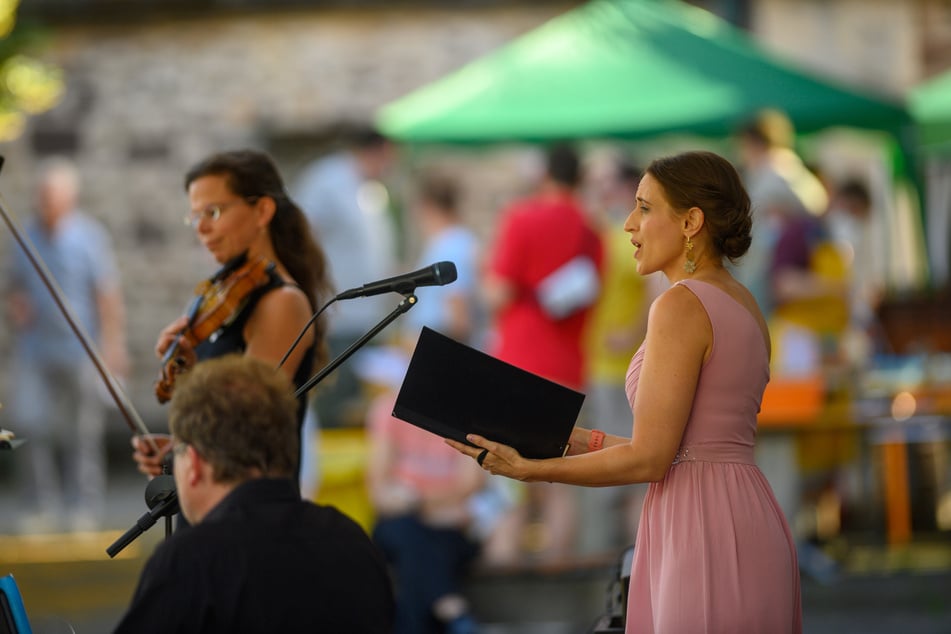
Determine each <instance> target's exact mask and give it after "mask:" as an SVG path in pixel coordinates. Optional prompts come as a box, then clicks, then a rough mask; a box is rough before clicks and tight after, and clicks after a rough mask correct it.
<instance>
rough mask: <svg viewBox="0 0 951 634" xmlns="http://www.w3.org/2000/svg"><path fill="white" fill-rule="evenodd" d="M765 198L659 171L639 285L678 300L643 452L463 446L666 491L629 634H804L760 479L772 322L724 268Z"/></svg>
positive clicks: (641, 440) (601, 447)
mask: <svg viewBox="0 0 951 634" xmlns="http://www.w3.org/2000/svg"><path fill="white" fill-rule="evenodd" d="M751 224H752V218H751V215H750V201H749V196H748V195H747V193H746V191H745V190H744V188H743V185H742V182H741V180H740V177H739V175H738V174H737V172H736V170H735V169H734V167H733V166H732V165H731V164H730V163H729V162H728V161H727V160H725V159H723V158H722V157H720V156H718V155H716V154H713V153H710V152H687V153H684V154H679V155H676V156H672V157H668V158H662V159H658V160H656V161H654V162H653V163H651V165H650V166H649V167H648V168H647V170H646V171H645V175H644V178H643V179H642V181H641V183H640V186H639V187H638V190H637V196H636V203H635V208H634V210H633V211H632V212H631V214H630V216H629V217H628V219H627V222H626V223H625V226H624V229H625V231H627V232H628V233H630V234H631V243H632V244H633V245H634V247H635V249H636V251H635V254H634V259H635V261H636V266H637V271H638V272H639V273H640V274H642V275H647V274H649V273H652V272H654V271H662V272H663V273H664V275H666V276H667V278H668V280H670V282H671V287H670V289H668V290H667V291H666V292H664V293H663V294H662V295H660V296H659V297H658V298H657V299H656V300H655V301H654V303H653V304H652V306H651V309H650V316H649V318H648V326H647V337H646V339H645V341H644V344H643V345H642V346H641V348H640V350H638V352H637V353H636V354H635V355H634V358H633V359H632V360H631V366H630V369H629V371H628V379H627V392H628V396H629V398H630V401H631V406H632V408H633V412H634V421H636V422H635V424H634V425H633V430H632V437H631V438H625V437H621V436H612V435H605V434H604V433H603V432H600V431H598V430H592V429H583V428H580V427H578V428H575V430H574V431H573V432H572V435H571V449H570V451H569V455H567V456H566V457H564V458H554V459H549V460H528V459H526V458H523V457H521V456H520V455H519V454H518V452H517V451H515V450H514V449H512V448H511V447H508V446H506V445H502V444H499V443H496V442H493V441H492V440H491V439H486V438H483V437H481V436H475V435H473V436H470V437H469V441H470V442H472V443H473V444H474V445H476V446H475V447H472V446H468V445H463V444H460V443H456V442H453V441H447V442H448V443H449V444H451V445H452V446H453V447H455V448H456V449H457V450H459V451H461V452H463V453H465V454H467V455H469V456H471V457H473V458H476V459H477V460H478V461H479V463H480V464H481V465H482V466H483V468H485V469H487V470H489V471H490V472H492V473H497V474H502V475H505V476H508V477H511V478H515V479H518V480H522V481H545V482H565V483H569V484H577V485H583V486H612V485H622V484H631V483H635V482H650V483H651V484H650V488H649V492H648V494H647V497H646V499H645V501H644V510H643V513H642V515H641V521H640V526H639V528H638V532H637V541H636V545H635V551H634V567H633V570H632V575H631V586H630V594H629V597H628V610H627V624H626V631H627V632H628V633H638V634H640V633H643V632H648V633H650V632H658V633H660V634H700V633H710V634H719V633H744V634H745V633H760V632H762V633H768V634H782V633H786V632H789V633H798V632H801V631H802V608H801V601H800V589H799V570H798V564H797V561H796V551H795V547H794V545H793V541H792V536H791V534H790V532H789V527H788V525H787V524H786V520H785V518H784V516H783V513H782V510H781V509H780V508H779V505H778V504H777V503H776V499H775V498H774V496H773V493H772V490H771V489H770V486H769V483H768V482H767V481H766V478H765V477H764V476H763V474H762V472H761V471H760V470H759V468H758V467H757V466H756V464H755V462H754V458H753V446H754V442H755V438H756V416H757V413H758V412H759V406H760V402H761V400H762V396H763V390H764V388H765V386H766V383H767V381H768V380H769V354H770V342H769V334H768V331H767V327H766V322H765V320H764V319H763V316H762V314H761V313H760V311H759V308H758V307H757V305H756V301H755V300H754V299H753V297H752V295H751V294H750V293H749V291H748V290H747V289H746V288H745V287H744V286H743V285H741V284H740V283H739V282H737V281H736V280H735V279H733V276H732V275H730V272H729V271H728V270H727V269H726V267H725V266H724V261H725V260H727V259H728V260H730V261H734V260H736V259H737V258H739V257H740V256H742V255H743V254H744V253H746V250H747V249H748V248H749V245H750V240H751V238H750V228H751Z"/></svg>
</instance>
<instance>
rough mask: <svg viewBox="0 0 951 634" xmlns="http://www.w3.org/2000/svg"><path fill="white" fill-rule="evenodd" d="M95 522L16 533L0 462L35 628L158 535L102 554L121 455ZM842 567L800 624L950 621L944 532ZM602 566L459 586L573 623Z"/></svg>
mask: <svg viewBox="0 0 951 634" xmlns="http://www.w3.org/2000/svg"><path fill="white" fill-rule="evenodd" d="M113 471H114V473H113V474H112V476H111V478H110V484H109V496H108V500H109V502H108V506H107V509H106V512H105V514H104V515H103V517H102V524H103V528H104V529H105V530H102V531H96V532H88V533H60V534H53V535H46V536H40V535H33V536H25V535H18V534H17V530H16V529H17V518H18V516H19V512H18V509H19V502H18V499H17V497H16V495H14V492H13V490H12V483H11V477H10V474H9V469H7V468H5V467H4V466H3V465H2V464H0V575H2V574H7V573H13V575H14V577H15V578H16V580H17V583H18V585H19V586H20V589H21V592H22V594H23V598H24V602H25V604H26V607H27V611H28V613H29V615H30V620H31V623H32V625H33V629H34V632H35V633H36V634H66V633H71V632H75V633H76V634H100V633H105V632H109V631H111V629H112V627H113V626H114V625H115V623H116V622H117V620H118V618H119V617H120V615H121V613H122V610H123V608H124V606H125V605H126V604H127V603H128V600H129V598H130V597H131V594H132V592H133V589H134V586H135V582H136V579H137V578H138V574H139V571H140V570H141V567H142V565H143V563H144V561H145V558H146V557H147V556H148V554H149V553H150V552H151V550H152V549H153V548H154V546H155V544H156V543H157V542H158V541H159V540H161V539H162V538H163V534H164V528H163V525H162V524H161V523H160V524H157V525H156V526H154V527H152V528H151V529H150V530H149V531H148V532H146V533H145V534H144V535H143V536H142V537H140V538H139V539H138V540H136V541H135V542H133V543H132V544H131V545H130V546H129V547H127V548H126V549H125V550H124V551H123V552H122V553H120V555H119V556H118V557H117V558H115V559H111V558H109V557H108V555H107V554H106V548H107V547H108V546H109V545H111V544H112V543H114V542H115V540H116V539H118V537H119V536H120V535H121V534H122V533H123V532H124V531H125V530H126V529H127V528H129V527H130V526H132V525H133V524H134V523H135V521H136V520H137V519H138V518H139V517H140V516H141V515H142V514H143V513H145V512H146V510H147V507H146V505H145V501H144V491H145V482H144V480H142V479H141V478H140V477H139V476H138V474H136V473H135V472H134V471H133V470H132V468H131V466H128V467H126V466H124V465H121V464H120V465H119V466H115V467H114V468H113ZM836 556H837V557H839V558H840V561H841V562H842V563H843V564H844V572H843V574H842V576H841V577H840V578H839V579H838V580H837V581H835V582H833V583H826V584H820V583H818V582H817V581H815V580H813V579H810V578H809V577H808V576H807V577H804V579H803V612H804V620H805V631H806V632H807V634H833V633H835V634H842V633H852V632H855V633H857V634H886V633H893V632H896V633H900V634H939V633H945V634H947V633H951V535H947V534H944V535H935V536H931V537H930V538H929V539H927V540H924V539H919V541H917V542H916V543H914V544H912V545H911V546H910V547H908V548H903V549H887V548H884V547H883V546H882V545H881V544H880V543H877V541H876V539H875V538H874V536H872V538H869V537H867V536H866V537H865V538H863V539H862V540H861V543H860V540H857V539H856V540H852V541H851V542H849V541H848V540H846V541H844V542H843V543H842V544H840V545H839V546H838V548H837V549H836ZM612 574H613V566H611V565H608V564H602V565H590V566H587V567H582V568H577V569H573V570H561V571H547V572H546V571H539V570H522V571H519V572H510V573H508V574H481V575H478V576H476V577H475V578H474V579H473V580H472V582H471V585H470V592H471V594H472V598H473V601H474V603H475V605H476V608H477V611H478V613H479V614H480V616H481V617H482V620H483V622H484V623H485V627H484V628H483V634H542V633H544V634H563V633H564V634H583V633H586V632H589V631H590V630H591V628H592V626H593V624H594V623H595V621H596V620H597V619H598V617H600V616H602V615H603V614H604V613H605V610H606V604H607V599H608V586H609V583H610V581H611V577H612Z"/></svg>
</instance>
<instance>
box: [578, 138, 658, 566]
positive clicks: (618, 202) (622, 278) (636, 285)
mask: <svg viewBox="0 0 951 634" xmlns="http://www.w3.org/2000/svg"><path fill="white" fill-rule="evenodd" d="M589 173H590V177H591V179H590V182H589V185H590V192H589V193H590V195H591V204H590V206H589V208H590V209H591V210H592V213H593V214H594V215H595V221H596V225H597V227H598V229H599V232H600V235H601V243H602V245H603V248H604V256H603V257H604V269H603V271H602V278H601V295H600V297H599V298H598V301H597V304H596V305H595V307H594V310H593V311H592V314H591V315H590V317H589V321H588V325H587V328H586V331H585V340H584V346H585V355H586V359H587V376H586V388H585V393H586V399H585V412H584V413H583V414H582V416H583V417H585V418H587V419H588V420H592V421H598V425H599V426H601V427H602V428H604V429H605V431H607V429H608V428H610V429H611V431H610V432H608V433H611V434H618V435H624V434H626V433H628V431H629V429H630V426H631V406H630V403H628V400H627V395H626V394H625V393H624V380H625V375H626V374H627V369H628V365H630V363H631V357H633V356H634V353H635V352H636V351H637V348H638V347H639V346H640V345H641V342H643V340H644V334H645V332H646V329H647V310H648V308H649V307H650V303H651V301H652V300H653V298H654V297H656V296H657V295H658V294H659V293H660V291H662V290H663V286H664V285H665V282H664V281H663V280H661V279H660V276H655V275H652V276H648V277H646V278H645V277H642V276H641V275H640V274H638V272H637V270H636V268H635V267H634V266H633V259H632V257H631V242H630V236H628V235H627V234H626V233H624V230H623V225H624V220H625V218H626V217H627V215H628V213H630V211H631V209H630V207H631V206H632V205H633V201H634V197H635V194H636V192H637V184H638V182H639V181H640V176H641V170H640V169H638V168H637V167H636V166H635V165H634V164H632V163H630V162H629V161H628V160H627V159H625V158H623V157H620V156H617V155H611V156H608V157H607V160H605V161H604V162H596V163H594V164H593V165H592V166H591V170H590V172H589ZM644 491H646V487H645V486H643V485H631V486H627V487H607V488H602V489H583V490H580V491H579V495H580V496H581V500H580V509H579V511H580V517H581V518H582V519H581V525H580V526H579V535H578V551H579V554H582V555H589V554H602V553H608V552H611V553H614V552H617V551H618V550H619V549H621V548H623V547H625V546H627V545H629V543H630V540H631V536H632V535H634V533H635V532H636V530H637V521H638V518H639V516H640V508H641V500H642V496H643V492H644Z"/></svg>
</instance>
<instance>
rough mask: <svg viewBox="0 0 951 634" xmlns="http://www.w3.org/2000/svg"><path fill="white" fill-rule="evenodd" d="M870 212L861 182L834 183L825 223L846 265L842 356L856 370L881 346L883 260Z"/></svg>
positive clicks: (864, 186) (854, 178)
mask: <svg viewBox="0 0 951 634" xmlns="http://www.w3.org/2000/svg"><path fill="white" fill-rule="evenodd" d="M873 211H874V208H873V206H872V197H871V193H870V192H869V188H868V186H867V185H866V184H865V182H864V181H863V180H862V179H860V178H857V177H847V178H844V179H842V180H841V181H840V182H839V183H837V184H833V186H832V195H831V198H830V202H829V211H828V213H827V214H826V216H825V221H826V226H827V227H828V230H829V234H830V236H831V237H832V239H833V240H835V243H836V245H837V246H838V247H839V249H840V251H841V252H842V258H843V260H844V261H845V263H846V264H847V266H848V271H849V329H848V332H847V333H846V341H845V350H844V354H845V355H846V357H847V359H848V361H849V363H850V364H851V365H852V367H853V368H855V369H859V368H861V367H863V366H864V365H865V363H867V362H868V361H869V359H870V357H871V355H872V354H873V352H874V351H876V350H878V351H880V350H881V348H882V346H883V345H884V333H883V332H882V330H881V325H880V324H879V323H878V317H877V312H878V308H879V305H880V304H881V302H882V299H883V297H884V295H885V267H884V258H880V257H877V253H876V248H875V245H877V244H882V239H881V236H880V235H878V234H879V227H878V224H877V223H876V222H875V217H874V214H873Z"/></svg>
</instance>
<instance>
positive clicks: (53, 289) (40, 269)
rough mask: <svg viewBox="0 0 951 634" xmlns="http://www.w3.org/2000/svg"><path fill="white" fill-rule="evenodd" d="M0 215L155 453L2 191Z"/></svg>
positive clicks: (129, 420)
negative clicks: (20, 225) (7, 208)
mask: <svg viewBox="0 0 951 634" xmlns="http://www.w3.org/2000/svg"><path fill="white" fill-rule="evenodd" d="M3 161H4V158H3V156H2V155H0V169H2V168H3ZM0 216H3V220H4V222H6V225H7V227H9V229H10V233H12V234H13V237H14V239H15V240H16V241H17V244H19V245H20V248H21V249H22V250H23V253H24V254H25V255H26V257H27V259H28V260H29V261H30V264H31V265H32V266H33V268H34V269H35V270H36V273H37V275H39V276H40V280H42V282H43V285H44V286H46V288H47V290H48V291H49V292H50V295H52V297H53V301H54V302H56V306H57V307H58V308H59V309H60V312H62V313H63V317H65V318H66V321H67V323H69V327H70V328H72V330H73V332H74V333H75V334H76V336H77V337H78V338H79V341H80V343H82V345H83V348H84V349H85V350H86V354H87V355H89V359H90V360H91V361H92V363H93V365H94V366H96V370H98V371H99V375H100V376H101V377H102V380H103V381H104V382H105V384H106V389H107V390H108V391H109V395H110V396H111V397H112V399H113V400H114V401H115V403H116V407H118V408H119V412H120V413H121V414H122V417H123V418H124V419H125V421H126V423H127V424H128V425H129V429H131V430H132V433H134V434H140V435H142V436H143V437H144V438H145V440H146V442H148V443H149V445H150V448H151V449H152V451H154V452H155V453H158V451H159V448H158V446H157V445H156V444H155V441H154V440H152V436H151V434H150V433H149V430H148V428H147V427H146V426H145V422H144V421H143V420H142V418H141V417H140V416H139V413H138V412H137V411H136V410H135V408H134V407H132V402H131V401H130V400H129V397H128V396H127V395H126V393H125V392H124V391H123V390H122V386H120V385H119V382H118V381H117V380H116V378H115V376H113V374H112V373H111V372H110V371H109V369H108V368H107V367H106V364H105V363H104V362H103V360H102V357H101V356H99V353H98V352H97V351H96V347H95V345H93V343H92V341H91V339H90V338H89V336H88V335H87V334H86V331H85V330H83V327H82V324H80V323H79V321H78V320H77V319H76V316H75V315H74V314H73V311H72V309H71V308H70V307H69V302H68V301H67V300H66V297H65V296H64V295H63V291H62V290H61V289H60V288H59V285H58V284H57V283H56V280H55V279H53V275H52V274H51V273H50V271H49V269H48V268H47V267H46V263H45V262H43V259H42V258H41V257H40V254H39V253H38V252H37V250H36V247H35V246H33V243H32V242H31V241H30V238H29V236H27V235H26V234H25V233H24V232H23V231H21V230H20V228H19V226H18V225H17V223H16V221H15V220H14V218H13V216H11V215H10V214H9V213H7V210H6V207H5V205H4V204H3V196H2V194H0Z"/></svg>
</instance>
